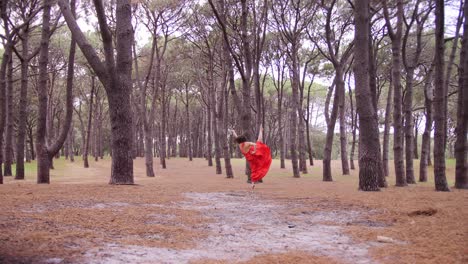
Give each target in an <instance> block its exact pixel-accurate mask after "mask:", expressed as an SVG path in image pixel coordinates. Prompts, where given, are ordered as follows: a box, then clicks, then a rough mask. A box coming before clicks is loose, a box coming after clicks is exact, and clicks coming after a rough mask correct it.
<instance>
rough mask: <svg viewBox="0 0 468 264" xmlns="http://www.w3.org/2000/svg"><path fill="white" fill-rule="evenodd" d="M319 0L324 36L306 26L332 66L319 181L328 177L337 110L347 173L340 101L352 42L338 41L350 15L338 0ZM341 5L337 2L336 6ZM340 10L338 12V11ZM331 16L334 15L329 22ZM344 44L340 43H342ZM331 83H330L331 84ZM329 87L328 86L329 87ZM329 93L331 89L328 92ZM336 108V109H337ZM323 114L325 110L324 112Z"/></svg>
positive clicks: (345, 29)
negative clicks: (322, 16) (330, 103)
mask: <svg viewBox="0 0 468 264" xmlns="http://www.w3.org/2000/svg"><path fill="white" fill-rule="evenodd" d="M325 2H326V1H322V8H323V9H324V12H325V20H326V21H325V25H324V27H325V36H322V35H319V36H317V37H314V36H313V35H312V34H311V32H310V31H312V30H309V32H308V34H309V37H310V39H311V41H313V42H314V43H315V45H316V46H317V48H318V50H319V51H320V53H321V54H322V55H323V56H324V57H325V58H326V59H327V60H328V61H330V62H331V64H332V65H333V68H334V69H335V79H334V82H333V83H334V84H335V88H336V89H335V95H334V98H333V106H332V111H331V115H330V118H329V119H330V120H329V121H328V122H327V137H326V143H325V149H324V157H323V181H332V180H333V178H332V173H331V153H332V145H333V137H334V133H335V123H336V118H337V117H338V114H340V135H341V136H340V143H341V144H340V145H341V169H342V174H343V175H348V174H349V163H348V154H347V140H346V124H345V122H344V121H345V119H344V113H345V109H344V107H345V106H344V102H345V84H344V75H345V66H346V65H347V63H348V61H349V59H350V56H351V55H352V48H353V46H354V44H353V43H352V42H351V43H346V45H343V44H342V43H343V42H344V41H345V34H347V33H346V32H347V29H348V28H349V27H350V26H351V24H352V16H351V15H348V14H346V13H345V12H347V10H346V9H345V8H344V7H343V6H342V4H343V3H342V2H340V1H337V0H333V1H331V2H330V4H329V5H327V4H328V3H325ZM340 5H341V6H340ZM338 14H340V15H341V16H340V15H338ZM332 18H333V19H334V20H333V22H332ZM319 38H320V39H321V40H322V41H323V42H324V44H325V47H324V48H323V47H321V45H320V44H319V40H318V39H319ZM343 46H344V47H343ZM332 86H333V85H332ZM330 90H332V89H330ZM330 95H331V93H330ZM338 111H339V113H338ZM326 115H327V114H326Z"/></svg>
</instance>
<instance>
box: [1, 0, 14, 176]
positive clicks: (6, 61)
mask: <svg viewBox="0 0 468 264" xmlns="http://www.w3.org/2000/svg"><path fill="white" fill-rule="evenodd" d="M7 3H8V1H3V2H2V4H0V10H1V13H0V16H1V18H2V20H3V22H4V24H3V25H4V33H5V35H6V44H5V46H4V52H3V56H2V63H1V66H0V184H3V171H2V169H1V167H2V163H3V151H2V150H3V132H4V131H5V120H6V114H7V106H6V86H7V84H6V72H7V66H8V64H9V62H10V60H11V45H12V44H11V39H10V32H9V28H8V23H7V18H8V16H7V13H6V7H7Z"/></svg>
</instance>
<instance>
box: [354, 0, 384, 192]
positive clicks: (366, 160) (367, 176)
mask: <svg viewBox="0 0 468 264" xmlns="http://www.w3.org/2000/svg"><path fill="white" fill-rule="evenodd" d="M354 12H355V31H354V32H355V33H354V39H355V47H354V54H355V63H354V74H355V86H356V107H357V111H358V116H359V189H360V190H363V191H378V190H379V186H378V175H379V170H380V165H379V163H380V150H379V146H380V142H379V128H378V124H377V119H376V118H375V112H376V111H377V109H375V108H374V104H373V103H372V101H373V100H372V94H371V90H370V84H369V81H370V77H369V70H368V68H369V45H368V42H369V40H368V38H369V35H370V34H369V28H370V27H369V0H356V2H355V7H354Z"/></svg>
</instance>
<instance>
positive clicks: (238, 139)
mask: <svg viewBox="0 0 468 264" xmlns="http://www.w3.org/2000/svg"><path fill="white" fill-rule="evenodd" d="M234 141H235V142H236V143H237V144H241V143H244V142H246V141H247V137H245V136H244V135H240V136H238V137H236V138H235V139H234Z"/></svg>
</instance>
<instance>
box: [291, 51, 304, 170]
mask: <svg viewBox="0 0 468 264" xmlns="http://www.w3.org/2000/svg"><path fill="white" fill-rule="evenodd" d="M298 48H299V47H298V43H292V48H291V57H292V58H291V60H292V68H293V70H292V75H293V76H292V87H291V89H292V98H291V100H292V102H291V110H290V114H289V115H290V121H291V124H290V133H291V135H290V146H289V147H290V151H291V165H292V166H291V167H292V169H293V177H294V178H299V177H300V174H299V167H298V160H297V158H298V157H297V134H296V133H297V126H298V122H297V112H298V111H297V109H299V106H298V102H299V98H298V97H299V95H298V92H299V72H298V69H299V66H298V65H297V64H298V61H297V58H298V56H297V53H298ZM299 118H301V117H299ZM299 123H300V122H299ZM299 147H300V148H302V146H299ZM300 150H301V149H299V151H300Z"/></svg>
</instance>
